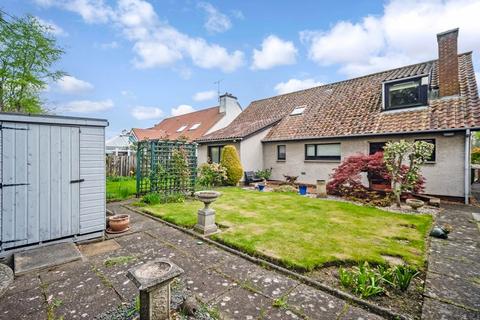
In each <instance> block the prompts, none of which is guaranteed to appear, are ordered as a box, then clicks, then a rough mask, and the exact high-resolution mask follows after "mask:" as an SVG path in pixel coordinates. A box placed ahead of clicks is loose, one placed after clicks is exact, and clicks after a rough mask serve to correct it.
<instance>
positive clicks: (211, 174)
mask: <svg viewBox="0 0 480 320" xmlns="http://www.w3.org/2000/svg"><path fill="white" fill-rule="evenodd" d="M226 179H227V170H226V169H225V167H223V166H222V165H221V164H219V163H203V164H201V165H200V168H199V171H198V184H199V185H201V186H202V187H216V186H220V185H222V183H223V181H225V180H226Z"/></svg>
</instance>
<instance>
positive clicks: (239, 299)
mask: <svg viewBox="0 0 480 320" xmlns="http://www.w3.org/2000/svg"><path fill="white" fill-rule="evenodd" d="M272 304H273V300H272V299H270V298H267V297H265V296H263V295H261V294H258V293H255V292H251V291H249V290H246V289H243V288H239V287H237V288H234V289H232V290H229V291H227V292H225V293H224V294H222V295H221V296H219V297H217V298H216V299H215V301H213V303H212V305H213V307H214V308H217V309H218V310H219V311H220V314H221V316H222V319H252V320H253V319H264V318H265V315H266V314H267V313H268V312H269V311H270V310H271V309H272Z"/></svg>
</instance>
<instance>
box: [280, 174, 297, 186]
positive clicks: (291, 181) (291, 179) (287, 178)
mask: <svg viewBox="0 0 480 320" xmlns="http://www.w3.org/2000/svg"><path fill="white" fill-rule="evenodd" d="M283 176H284V177H285V181H286V182H287V183H288V184H290V185H292V186H293V185H295V182H296V181H297V179H298V176H287V175H285V174H284V175H283Z"/></svg>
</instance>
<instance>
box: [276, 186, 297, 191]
mask: <svg viewBox="0 0 480 320" xmlns="http://www.w3.org/2000/svg"><path fill="white" fill-rule="evenodd" d="M273 191H274V192H298V189H297V188H295V187H294V186H292V185H289V184H284V185H283V186H279V187H277V188H274V189H273Z"/></svg>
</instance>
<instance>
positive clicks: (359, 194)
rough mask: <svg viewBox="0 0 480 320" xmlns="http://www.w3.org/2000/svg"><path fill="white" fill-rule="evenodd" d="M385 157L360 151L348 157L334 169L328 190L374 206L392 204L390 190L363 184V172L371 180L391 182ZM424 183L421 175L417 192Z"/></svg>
mask: <svg viewBox="0 0 480 320" xmlns="http://www.w3.org/2000/svg"><path fill="white" fill-rule="evenodd" d="M383 158H384V156H383V153H382V152H377V153H375V154H373V155H364V154H361V153H359V154H356V155H353V156H350V157H348V158H346V159H345V160H344V161H343V162H342V163H341V164H340V165H339V166H338V167H337V168H335V169H334V171H333V174H332V175H331V180H330V181H329V182H328V183H327V192H328V193H329V194H333V195H338V196H342V197H346V198H349V199H351V200H354V201H360V202H363V203H366V204H370V205H374V206H382V207H385V206H389V205H390V204H391V197H390V194H389V191H387V190H386V191H385V192H380V191H375V190H370V189H369V188H368V187H366V186H364V185H363V184H362V174H366V175H367V177H368V178H369V180H370V182H372V180H374V179H380V180H384V181H385V182H386V183H390V181H391V177H390V173H389V172H388V169H387V166H386V163H385V161H384V159H383ZM407 170H408V167H407V166H405V165H404V166H402V168H401V172H405V171H407ZM424 185H425V179H424V178H423V177H422V176H421V175H419V179H418V181H417V182H416V184H415V185H414V187H413V189H414V191H415V192H421V191H422V190H423V188H424Z"/></svg>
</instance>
